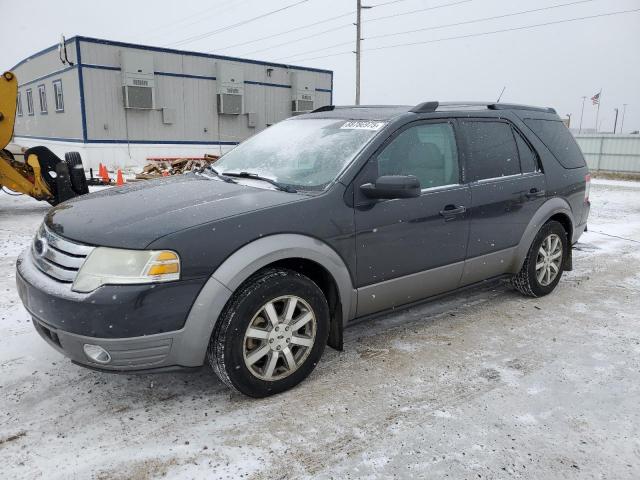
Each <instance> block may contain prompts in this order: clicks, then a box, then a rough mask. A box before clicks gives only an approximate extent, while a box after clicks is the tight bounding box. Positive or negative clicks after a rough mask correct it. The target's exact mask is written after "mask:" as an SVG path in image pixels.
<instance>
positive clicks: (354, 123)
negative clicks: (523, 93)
mask: <svg viewBox="0 0 640 480" xmlns="http://www.w3.org/2000/svg"><path fill="white" fill-rule="evenodd" d="M589 205H590V204H589V173H588V170H587V167H586V165H585V161H584V158H583V156H582V153H581V152H580V149H579V148H578V146H577V144H576V142H575V141H574V139H573V138H572V136H571V134H570V133H569V131H568V130H567V128H566V127H565V126H564V124H563V123H562V122H561V120H560V118H559V117H558V115H557V114H556V113H555V111H554V110H553V109H550V108H536V107H527V106H521V105H507V104H479V103H478V104H455V103H442V104H439V103H438V102H427V103H423V104H420V105H418V106H415V107H399V106H393V107H391V106H390V107H334V106H329V107H323V108H320V109H318V110H316V111H314V112H311V113H309V114H306V115H301V116H297V117H295V118H291V119H289V120H285V121H283V122H281V123H278V124H276V125H274V126H272V127H270V128H268V129H266V130H265V131H263V132H261V133H259V134H257V135H255V136H254V137H252V138H250V139H249V140H247V141H245V142H244V143H242V144H240V145H239V146H237V147H236V148H235V149H233V150H231V151H230V152H229V153H227V154H226V155H224V156H223V157H222V158H220V160H218V161H217V162H216V163H215V164H213V165H212V167H211V168H208V169H204V170H202V171H200V172H192V173H189V174H185V175H179V176H175V177H171V178H165V179H161V180H157V181H152V182H144V183H136V184H131V185H128V186H125V187H121V188H113V189H107V190H104V191H101V192H98V193H95V194H91V195H88V196H86V197H82V198H79V199H74V200H71V201H68V202H66V203H63V204H61V205H60V206H58V207H55V208H53V209H51V210H50V211H49V212H48V214H47V215H46V218H45V220H44V222H43V224H42V226H41V227H40V229H39V230H38V232H37V234H36V236H35V239H34V241H33V244H32V245H31V247H30V248H28V249H27V250H26V251H25V252H24V253H23V254H22V255H21V257H20V258H19V260H18V263H17V283H18V289H19V293H20V297H21V299H22V301H23V303H24V305H25V307H26V308H27V310H28V311H29V312H30V314H31V315H32V317H33V323H34V325H35V328H36V329H37V331H38V332H39V333H40V334H41V335H42V337H43V338H44V339H45V340H46V341H47V342H49V343H50V344H51V345H52V346H53V347H55V348H56V349H58V350H59V351H61V352H62V353H63V354H64V355H66V356H68V357H69V358H71V360H72V361H73V362H75V363H77V364H80V365H84V366H87V367H91V368H95V369H102V370H110V371H166V370H170V369H176V368H188V367H200V366H202V365H207V364H208V365H210V366H211V367H212V368H213V370H214V371H215V372H216V373H217V374H218V376H219V377H220V378H221V379H222V380H223V381H224V382H225V383H226V384H228V385H229V386H230V387H232V388H234V389H236V390H238V391H240V392H242V393H244V394H247V395H251V396H254V397H263V396H267V395H271V394H274V393H278V392H281V391H283V390H286V389H288V388H291V387H293V386H294V385H296V384H298V383H299V382H301V381H302V380H303V379H304V378H305V377H307V376H308V375H309V374H310V373H311V371H312V370H313V369H314V367H315V366H316V364H317V363H318V361H319V360H320V356H321V355H322V352H323V350H324V347H325V345H327V344H328V345H330V346H331V347H334V348H336V349H342V333H343V329H344V328H345V327H346V326H348V325H349V324H350V323H352V322H353V321H354V320H356V319H360V318H363V317H366V316H370V315H373V314H377V313H380V312H383V311H385V310H389V309H392V308H396V307H400V306H407V305H412V304H414V303H416V302H420V301H424V300H425V299H433V298H437V297H438V296H441V295H443V294H445V293H448V292H452V291H454V290H457V289H460V288H462V287H467V286H469V285H473V284H476V283H478V282H482V281H485V280H487V279H496V278H510V279H512V284H513V286H514V287H515V288H516V289H517V290H519V291H520V292H522V293H523V294H525V295H528V296H533V297H536V296H541V295H546V294H548V293H550V292H551V291H552V290H553V289H554V288H555V287H556V286H557V285H558V282H559V281H560V278H561V276H562V273H563V271H564V270H570V269H571V268H572V255H571V252H572V245H573V244H574V243H575V242H576V241H577V240H578V238H579V237H580V235H581V234H582V232H583V231H584V229H585V226H586V222H587V216H588V214H589Z"/></svg>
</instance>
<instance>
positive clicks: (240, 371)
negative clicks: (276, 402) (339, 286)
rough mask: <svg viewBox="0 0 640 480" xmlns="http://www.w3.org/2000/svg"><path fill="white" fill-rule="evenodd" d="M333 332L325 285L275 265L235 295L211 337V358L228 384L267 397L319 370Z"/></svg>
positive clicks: (286, 388) (255, 276)
mask: <svg viewBox="0 0 640 480" xmlns="http://www.w3.org/2000/svg"><path fill="white" fill-rule="evenodd" d="M328 333H329V307H328V305H327V300H326V298H325V296H324V294H323V293H322V290H320V288H319V287H318V286H317V285H316V284H315V283H314V282H313V281H312V280H310V279H309V278H307V277H305V276H304V275H301V274H299V273H297V272H295V271H293V270H288V269H269V270H265V271H263V272H260V273H258V274H256V275H254V276H253V277H252V278H250V279H249V280H248V281H247V282H245V283H244V284H243V285H242V286H241V287H240V288H239V289H238V291H237V292H236V293H235V294H234V295H233V297H232V298H231V300H230V302H229V304H228V305H227V307H225V310H224V311H223V313H222V315H221V316H220V318H219V319H218V323H217V325H216V328H215V330H214V333H213V335H212V337H211V341H210V343H209V349H208V360H209V363H210V364H211V366H212V367H213V370H214V371H215V372H216V374H217V375H218V377H220V379H221V380H222V381H223V382H225V383H226V384H227V385H229V386H231V387H232V388H234V389H236V390H238V391H239V392H241V393H244V394H245V395H249V396H251V397H266V396H269V395H273V394H276V393H279V392H282V391H285V390H288V389H289V388H292V387H294V386H295V385H297V384H298V383H300V382H301V381H302V380H304V379H305V378H306V377H307V376H308V375H309V374H310V373H311V372H312V371H313V369H314V368H315V366H316V364H317V363H318V361H319V360H320V356H321V355H322V352H323V351H324V346H325V345H326V343H327V336H328Z"/></svg>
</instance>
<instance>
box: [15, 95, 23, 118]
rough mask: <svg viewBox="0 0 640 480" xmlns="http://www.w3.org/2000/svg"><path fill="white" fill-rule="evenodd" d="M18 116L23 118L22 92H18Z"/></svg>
mask: <svg viewBox="0 0 640 480" xmlns="http://www.w3.org/2000/svg"><path fill="white" fill-rule="evenodd" d="M16 114H17V115H18V116H19V117H21V116H22V92H18V96H17V98H16Z"/></svg>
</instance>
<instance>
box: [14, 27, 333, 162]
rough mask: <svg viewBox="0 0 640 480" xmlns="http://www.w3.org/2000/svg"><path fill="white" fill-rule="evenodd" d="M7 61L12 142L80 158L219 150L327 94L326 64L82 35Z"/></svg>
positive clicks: (138, 158)
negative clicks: (11, 79)
mask: <svg viewBox="0 0 640 480" xmlns="http://www.w3.org/2000/svg"><path fill="white" fill-rule="evenodd" d="M12 70H13V72H14V73H15V74H16V76H17V78H18V106H17V114H16V124H15V131H14V138H15V143H17V144H19V145H23V146H25V147H30V146H35V145H44V146H46V147H48V148H50V149H51V150H53V151H54V153H56V154H57V155H58V156H61V157H63V155H64V153H65V152H68V151H78V152H80V154H81V155H82V158H83V161H84V163H85V166H86V167H87V168H88V167H93V168H95V167H97V165H98V163H99V162H102V163H104V164H106V165H108V166H109V167H111V168H115V167H124V168H126V167H132V166H140V165H143V164H144V163H146V161H147V159H148V158H150V157H162V158H169V157H202V156H203V155H204V154H205V153H211V154H219V153H223V152H224V151H226V150H227V149H229V148H232V147H233V145H236V144H237V143H239V142H241V141H242V140H244V139H246V138H248V137H250V136H251V135H253V134H254V133H256V132H259V131H260V130H262V129H264V128H266V127H268V126H270V125H272V124H274V123H276V122H279V121H280V120H283V119H285V118H287V117H290V116H292V115H296V114H298V113H303V112H308V111H310V110H313V109H315V108H318V107H322V106H325V105H330V104H331V103H332V96H333V72H331V71H329V70H321V69H315V68H307V67H300V66H294V65H285V64H278V63H271V62H263V61H259V60H249V59H242V58H234V57H227V56H221V55H213V54H208V53H198V52H188V51H181V50H172V49H167V48H159V47H150V46H143V45H134V44H130V43H123V42H115V41H109V40H100V39H96V38H88V37H80V36H76V37H73V38H70V39H68V40H66V41H65V43H64V48H60V47H59V46H58V45H55V46H52V47H50V48H47V49H45V50H42V51H40V52H38V53H36V54H34V55H32V56H30V57H29V58H26V59H25V60H22V61H21V62H19V63H18V64H17V65H15V66H14V67H13V69H12Z"/></svg>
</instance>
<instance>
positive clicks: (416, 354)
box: [0, 180, 640, 479]
mask: <svg viewBox="0 0 640 480" xmlns="http://www.w3.org/2000/svg"><path fill="white" fill-rule="evenodd" d="M591 199H592V202H593V206H592V214H591V219H590V222H589V229H590V231H589V233H587V234H585V235H584V236H583V238H582V240H581V242H580V244H579V245H578V246H577V249H576V252H575V261H574V266H575V270H574V271H573V272H570V273H566V274H565V276H564V277H563V279H562V281H561V283H560V285H559V287H558V288H557V289H556V291H555V292H554V293H553V294H552V295H550V296H548V297H545V298H541V299H527V298H523V297H521V296H519V295H518V294H516V293H514V292H512V291H511V290H510V289H509V288H507V287H506V286H505V285H494V286H491V287H484V288H482V289H477V290H475V291H472V292H465V293H463V294H458V295H455V296H453V297H450V298H447V299H446V300H443V301H439V302H437V303H434V304H429V305H424V306H421V307H417V308H412V309H410V310H405V311H402V312H397V313H395V314H393V315H388V316H386V317H385V318H380V319H378V320H375V321H373V322H367V323H361V324H359V325H357V326H355V327H353V328H351V329H350V330H348V331H347V333H346V342H345V351H344V352H342V353H338V352H335V351H333V350H331V349H328V350H326V353H325V356H324V357H323V360H322V362H321V363H320V365H319V366H318V368H317V369H316V370H315V372H314V373H313V375H312V376H311V377H310V378H309V379H308V380H307V381H306V382H304V383H303V384H302V385H301V386H299V387H298V388H296V389H294V390H293V391H290V392H287V393H285V394H282V395H279V396H276V397H272V398H269V399H266V400H251V399H248V398H245V397H242V396H240V395H236V394H231V393H230V392H229V391H228V390H227V389H226V388H225V387H224V386H223V385H222V384H221V383H220V382H219V381H218V380H217V379H216V377H215V376H214V375H213V373H211V372H209V371H208V370H207V369H203V370H202V371H200V372H197V373H189V374H162V375H114V374H104V373H97V372H93V371H90V370H86V369H83V368H81V367H78V366H75V365H73V364H71V363H70V362H69V361H68V360H67V359H65V358H64V357H62V356H61V355H60V354H58V353H57V352H56V351H54V350H53V349H52V348H50V347H49V346H48V345H47V344H46V343H45V342H44V341H43V340H41V339H40V338H39V336H38V335H37V334H36V332H35V331H34V329H33V326H32V325H31V323H30V320H29V317H28V315H27V313H26V311H25V310H24V309H23V308H22V306H21V304H20V301H19V299H18V296H17V293H16V290H15V284H14V281H15V279H14V267H15V258H16V256H17V255H18V253H19V252H20V251H21V250H22V249H23V248H24V247H25V246H26V245H27V244H28V243H29V242H30V240H31V237H32V235H33V232H34V231H35V229H36V227H37V226H38V224H39V223H40V222H41V220H42V216H43V215H44V213H45V212H46V210H47V205H46V204H44V203H39V202H35V201H33V200H31V199H29V198H25V197H8V196H7V195H5V194H3V193H0V292H1V293H0V465H1V467H0V477H1V478H11V479H18V478H29V479H31V478H46V479H76V478H77V479H87V478H96V479H131V478H132V479H147V478H157V477H162V476H165V477H168V478H239V477H242V478H253V479H272V478H305V477H313V478H329V477H331V478H390V477H392V476H393V475H395V476H396V477H398V478H411V477H416V478H443V477H448V478H455V479H458V478H506V477H516V478H531V479H539V478H616V479H626V478H628V479H637V478H639V477H640V401H639V398H640V321H639V320H640V313H639V312H640V295H639V292H640V249H639V247H640V243H639V242H640V183H634V182H616V181H598V180H596V181H594V182H593V186H592V194H591Z"/></svg>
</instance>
